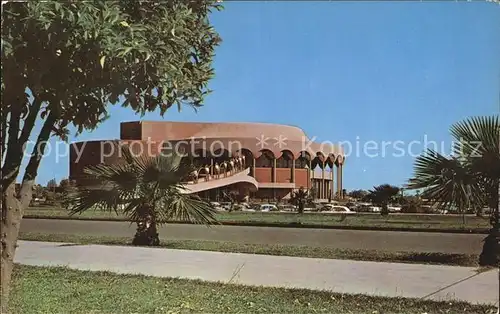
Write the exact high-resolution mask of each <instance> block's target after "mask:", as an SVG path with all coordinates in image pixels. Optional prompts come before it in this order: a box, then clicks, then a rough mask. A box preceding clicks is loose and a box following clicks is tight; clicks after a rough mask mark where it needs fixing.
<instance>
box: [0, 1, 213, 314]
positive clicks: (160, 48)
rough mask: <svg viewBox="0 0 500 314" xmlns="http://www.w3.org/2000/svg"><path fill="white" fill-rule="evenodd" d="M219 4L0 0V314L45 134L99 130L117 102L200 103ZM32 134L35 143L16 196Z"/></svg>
mask: <svg viewBox="0 0 500 314" xmlns="http://www.w3.org/2000/svg"><path fill="white" fill-rule="evenodd" d="M214 8H215V9H219V8H220V5H219V4H217V3H216V2H215V1H208V0H201V1H187V0H186V1H173V0H172V1H161V2H160V1H131V0H130V1H126V0H124V1H108V0H106V1H104V0H96V1H25V2H14V1H10V2H7V3H5V4H4V3H2V9H3V10H2V21H1V23H2V51H1V53H2V82H1V92H2V98H1V106H2V115H1V130H0V132H1V136H0V137H1V139H2V142H1V145H0V150H1V155H2V168H1V170H2V188H3V189H2V192H3V194H2V210H1V218H2V219H1V224H2V234H1V240H0V242H1V245H0V249H1V252H0V255H1V276H0V277H1V295H2V299H1V301H2V302H1V304H2V306H3V307H2V312H4V311H7V308H6V307H7V300H8V294H9V282H10V277H11V272H12V265H13V259H14V254H15V247H16V242H17V236H18V233H19V227H20V223H21V219H22V215H23V209H24V208H26V206H28V204H29V203H30V200H31V198H32V188H31V187H32V185H33V184H34V180H35V178H36V176H37V171H38V166H39V164H40V160H41V158H42V156H43V154H44V152H45V148H46V142H47V140H48V139H49V138H50V137H51V136H57V137H59V138H60V139H62V140H67V137H68V134H69V130H70V129H69V128H70V126H72V127H73V128H74V129H75V130H76V133H77V134H79V133H81V132H83V131H84V130H92V129H94V128H96V127H97V126H98V125H99V123H100V122H102V121H104V120H105V119H106V118H107V117H108V110H109V107H110V106H111V105H112V104H113V105H116V104H121V105H122V106H124V107H129V108H131V109H132V110H134V111H135V112H136V113H139V114H141V115H143V114H145V113H146V112H156V111H159V113H160V114H161V115H163V114H164V113H165V112H166V111H167V110H168V109H169V108H170V107H171V106H173V105H177V107H178V108H179V109H180V108H181V107H182V106H185V105H187V106H190V107H193V108H198V107H199V106H201V105H202V102H203V99H204V98H205V96H206V95H207V93H209V92H210V91H209V90H208V88H207V84H208V81H209V80H210V78H211V77H212V76H213V68H212V59H213V55H214V49H215V47H216V46H217V45H218V43H219V42H220V38H219V36H218V34H217V33H216V32H215V30H214V29H213V27H212V26H211V25H210V21H209V19H208V16H209V13H210V11H211V10H212V9H214ZM37 119H41V120H42V121H41V122H42V127H41V130H40V131H39V132H36V133H35V131H34V125H35V122H36V121H37ZM30 138H33V139H36V143H35V147H34V148H33V151H32V154H31V157H30V158H29V161H28V163H27V166H26V168H25V169H24V175H23V178H22V183H21V188H20V193H19V194H18V193H16V192H15V181H16V178H17V177H18V175H19V173H20V171H21V161H22V156H23V155H24V150H25V148H26V145H25V144H26V143H27V141H28V140H29V139H30Z"/></svg>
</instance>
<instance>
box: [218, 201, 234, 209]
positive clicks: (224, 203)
mask: <svg viewBox="0 0 500 314" xmlns="http://www.w3.org/2000/svg"><path fill="white" fill-rule="evenodd" d="M220 206H221V207H222V208H223V209H224V210H231V207H232V204H231V202H222V203H220Z"/></svg>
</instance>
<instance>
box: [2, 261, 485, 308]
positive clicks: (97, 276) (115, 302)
mask: <svg viewBox="0 0 500 314" xmlns="http://www.w3.org/2000/svg"><path fill="white" fill-rule="evenodd" d="M12 284H13V287H12V293H11V300H10V307H11V311H12V313H13V314H17V313H23V314H28V313H82V314H84V313H85V314H87V313H370V314H376V313H387V314H388V313H398V314H399V313H419V314H420V313H429V314H430V313H469V314H472V313H492V312H493V311H494V309H493V308H492V307H490V306H486V305H470V304H467V303H459V302H433V301H423V300H416V299H403V298H381V297H369V296H364V295H345V294H336V293H330V292H318V291H310V290H299V289H282V288H262V287H247V286H241V285H234V284H221V283H209V282H202V281H194V280H185V279H163V278H155V277H146V276H132V275H117V274H112V273H108V272H88V271H76V270H70V269H67V268H59V267H57V268H44V267H34V266H21V265H16V267H15V269H14V276H13V282H12Z"/></svg>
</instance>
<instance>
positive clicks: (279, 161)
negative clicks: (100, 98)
mask: <svg viewBox="0 0 500 314" xmlns="http://www.w3.org/2000/svg"><path fill="white" fill-rule="evenodd" d="M121 145H127V146H128V147H129V148H130V150H131V151H132V152H133V153H134V154H135V155H149V156H156V155H158V154H162V153H166V152H176V153H181V154H184V156H186V157H187V158H190V159H191V161H192V162H193V164H195V165H197V166H198V168H199V170H197V171H196V173H195V177H196V178H195V179H194V180H193V182H189V183H188V185H189V186H192V190H193V192H195V193H200V194H203V195H204V196H205V197H207V198H211V199H216V198H217V196H218V195H219V194H220V192H221V190H227V189H234V188H236V189H237V190H239V192H240V193H244V194H245V193H246V194H247V196H250V197H252V198H257V199H281V198H286V197H287V196H289V194H290V192H291V191H293V190H295V189H299V188H305V189H312V190H313V191H314V196H315V198H317V199H332V198H334V197H340V198H342V197H343V187H342V177H343V165H344V162H345V156H344V154H343V151H342V149H341V147H339V146H338V145H334V144H333V143H332V142H324V143H317V142H313V141H311V140H310V139H309V138H308V137H307V136H306V135H305V133H304V131H303V130H301V129H300V128H298V127H294V126H288V125H279V124H267V123H204V122H164V121H134V122H123V123H121V126H120V139H117V140H100V141H87V142H77V143H73V144H72V145H71V150H70V179H71V180H75V181H76V182H77V184H87V183H88V182H87V181H86V180H88V178H87V177H86V176H85V175H84V174H83V169H84V168H85V167H86V166H88V165H96V164H99V163H114V162H118V161H119V160H120V159H121V157H122V156H121V151H120V149H117V147H119V146H121Z"/></svg>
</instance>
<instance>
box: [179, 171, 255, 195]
mask: <svg viewBox="0 0 500 314" xmlns="http://www.w3.org/2000/svg"><path fill="white" fill-rule="evenodd" d="M249 173H250V168H246V169H245V170H242V171H240V172H238V173H234V174H232V175H229V176H226V177H222V178H219V179H217V178H211V179H210V180H203V181H202V180H200V181H198V182H197V183H194V182H189V183H187V184H186V185H185V187H186V189H185V190H184V193H186V194H191V193H198V192H202V191H206V190H211V189H215V188H219V187H223V186H228V185H231V184H236V183H247V184H250V185H252V186H253V187H254V188H255V189H258V188H259V183H258V182H257V181H256V180H255V178H254V177H251V176H250V175H249Z"/></svg>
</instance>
